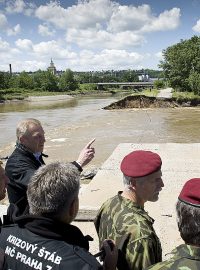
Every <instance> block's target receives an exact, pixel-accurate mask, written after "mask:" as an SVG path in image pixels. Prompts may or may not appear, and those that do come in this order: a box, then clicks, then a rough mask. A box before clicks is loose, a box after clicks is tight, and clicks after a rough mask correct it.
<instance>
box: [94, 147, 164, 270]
mask: <svg viewBox="0 0 200 270" xmlns="http://www.w3.org/2000/svg"><path fill="white" fill-rule="evenodd" d="M161 165H162V161H161V158H160V156H159V155H158V154H156V153H153V152H150V151H134V152H132V153H130V154H128V155H127V156H126V157H125V158H124V159H123V161H122V163H121V171H122V173H123V176H124V185H125V188H124V190H123V192H122V191H119V192H118V194H117V195H116V196H114V197H113V198H111V199H109V200H107V201H106V202H105V203H104V204H103V205H102V207H101V209H100V210H99V212H98V214H97V217H96V219H95V227H96V230H97V233H98V236H99V241H100V245H101V243H102V241H103V239H105V238H110V239H113V240H114V241H115V243H116V245H117V246H118V249H119V258H118V265H117V266H118V269H123V270H124V269H132V270H142V269H145V268H146V267H148V266H150V265H152V264H155V263H157V262H161V260H162V249H161V244H160V241H159V238H158V237H157V235H156V233H155V231H154V228H153V222H154V220H153V219H152V218H151V217H150V216H149V215H148V213H147V212H146V211H145V210H144V203H145V202H146V201H157V200H158V195H159V192H160V191H161V189H162V187H163V186H164V185H163V181H162V178H161V176H162V173H161Z"/></svg>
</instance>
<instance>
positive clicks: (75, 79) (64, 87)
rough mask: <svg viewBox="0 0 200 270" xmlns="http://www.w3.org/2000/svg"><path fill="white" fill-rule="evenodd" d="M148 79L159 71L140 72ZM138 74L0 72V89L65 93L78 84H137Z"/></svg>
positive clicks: (125, 71) (121, 72)
mask: <svg viewBox="0 0 200 270" xmlns="http://www.w3.org/2000/svg"><path fill="white" fill-rule="evenodd" d="M141 72H143V73H144V74H145V73H146V74H148V76H150V77H154V78H155V77H156V78H160V77H161V76H162V73H161V71H159V70H150V69H147V70H145V71H141ZM137 81H138V72H137V71H135V70H119V71H114V70H111V71H93V72H73V71H72V70H70V69H67V70H66V71H65V72H63V73H62V74H61V75H60V76H56V75H53V74H52V73H51V72H50V71H42V70H38V71H37V72H31V73H28V72H25V71H23V72H21V73H19V74H12V76H11V75H10V74H9V73H8V72H0V89H10V88H11V89H28V90H33V91H52V92H57V91H60V92H66V91H74V90H76V89H79V85H80V84H87V83H90V84H95V83H98V82H137Z"/></svg>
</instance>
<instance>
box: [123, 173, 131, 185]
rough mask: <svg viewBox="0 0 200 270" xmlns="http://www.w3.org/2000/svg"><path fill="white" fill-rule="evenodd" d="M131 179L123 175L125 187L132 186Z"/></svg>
mask: <svg viewBox="0 0 200 270" xmlns="http://www.w3.org/2000/svg"><path fill="white" fill-rule="evenodd" d="M131 179H132V178H131V177H130V176H127V175H125V174H123V184H124V186H125V187H129V186H131Z"/></svg>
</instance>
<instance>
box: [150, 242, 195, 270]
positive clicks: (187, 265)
mask: <svg viewBox="0 0 200 270" xmlns="http://www.w3.org/2000/svg"><path fill="white" fill-rule="evenodd" d="M172 254H173V257H172V258H170V259H169V260H166V261H164V262H162V263H157V264H155V265H154V266H151V267H149V268H147V269H151V270H165V269H166V270H167V269H171V270H199V269H200V247H195V246H190V245H186V244H183V245H180V246H178V247H177V248H176V249H174V250H173V251H172Z"/></svg>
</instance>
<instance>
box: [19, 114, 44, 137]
mask: <svg viewBox="0 0 200 270" xmlns="http://www.w3.org/2000/svg"><path fill="white" fill-rule="evenodd" d="M33 125H36V126H41V123H40V121H39V120H37V119H34V118H26V119H24V120H22V121H21V122H19V123H18V125H17V129H16V136H17V140H18V141H19V139H20V137H21V136H23V135H26V134H27V133H28V131H29V128H30V127H31V126H33Z"/></svg>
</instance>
